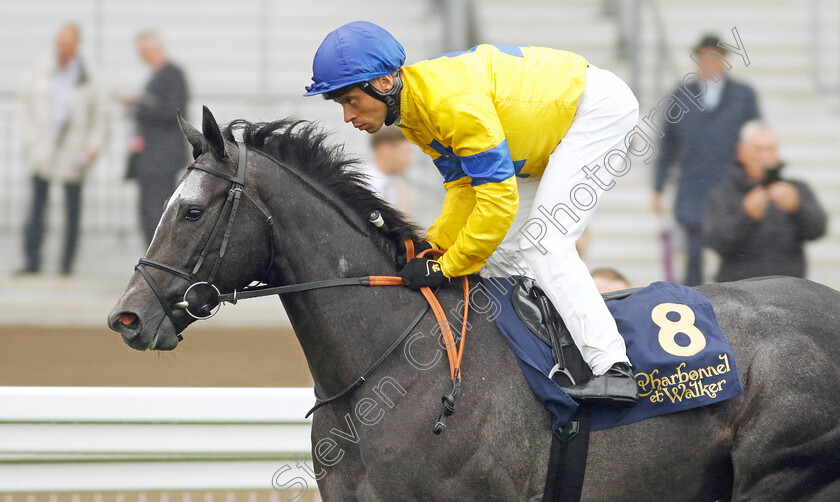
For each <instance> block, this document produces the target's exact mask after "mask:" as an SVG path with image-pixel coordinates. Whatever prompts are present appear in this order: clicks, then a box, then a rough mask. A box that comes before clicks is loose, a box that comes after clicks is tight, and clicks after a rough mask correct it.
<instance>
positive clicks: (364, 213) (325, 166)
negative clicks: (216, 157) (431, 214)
mask: <svg viewBox="0 0 840 502" xmlns="http://www.w3.org/2000/svg"><path fill="white" fill-rule="evenodd" d="M235 130H241V131H242V141H243V142H244V143H245V145H246V146H248V147H251V148H254V149H256V150H258V151H260V152H262V153H263V154H265V155H268V156H269V157H271V158H273V159H275V160H277V161H278V162H279V163H281V164H283V165H286V166H288V167H289V168H291V169H294V170H295V171H298V172H299V173H301V174H305V175H306V176H307V177H308V178H310V179H312V180H314V181H315V182H316V183H318V184H319V185H321V186H323V187H324V188H326V189H327V190H329V191H330V192H331V193H333V194H335V196H336V197H337V198H338V199H339V200H341V201H342V202H344V203H345V204H347V206H349V207H350V208H351V209H352V210H353V211H355V212H357V213H358V214H359V215H360V216H361V217H362V218H363V219H364V220H365V221H367V219H368V215H369V214H370V212H371V211H373V210H374V209H376V210H378V211H379V213H380V214H381V215H382V218H383V219H384V220H385V226H386V227H387V230H384V231H382V232H381V233H382V234H384V236H385V237H387V238H389V239H391V240H397V239H399V240H402V239H406V238H412V239H415V240H416V239H417V236H418V231H419V229H418V227H417V226H416V225H414V224H413V223H411V222H409V221H408V220H407V219H406V216H405V215H404V214H403V213H401V212H400V211H398V210H396V209H394V208H393V207H392V206H391V205H389V204H388V203H387V202H385V201H383V200H382V199H380V198H379V197H378V196H377V195H376V194H374V193H373V191H372V190H371V188H370V186H369V185H368V182H367V180H368V177H367V176H366V175H365V174H363V173H362V172H360V171H359V170H358V169H357V166H358V165H359V163H360V161H359V160H358V159H356V158H352V157H350V156H348V155H347V154H346V153H345V152H344V148H343V146H341V145H335V144H332V145H331V144H329V143H328V140H329V134H328V133H326V132H324V131H323V130H322V129H321V128H320V127H319V126H318V125H317V124H315V123H313V122H310V121H307V120H294V119H288V118H287V119H283V120H277V121H274V122H259V123H251V122H248V121H246V120H235V121H233V122H231V123H229V124H228V125H227V126H226V127H225V128H224V130H223V134H224V136H225V137H226V138H227V139H228V140H229V141H234V135H233V132H234V131H235ZM371 226H372V225H371Z"/></svg>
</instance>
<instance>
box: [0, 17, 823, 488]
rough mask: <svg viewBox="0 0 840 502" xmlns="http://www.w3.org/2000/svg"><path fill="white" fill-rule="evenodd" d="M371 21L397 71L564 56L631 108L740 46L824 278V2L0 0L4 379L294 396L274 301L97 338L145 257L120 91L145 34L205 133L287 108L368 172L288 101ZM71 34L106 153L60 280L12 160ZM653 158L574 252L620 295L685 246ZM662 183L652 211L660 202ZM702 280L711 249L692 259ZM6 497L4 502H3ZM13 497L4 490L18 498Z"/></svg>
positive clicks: (352, 138)
mask: <svg viewBox="0 0 840 502" xmlns="http://www.w3.org/2000/svg"><path fill="white" fill-rule="evenodd" d="M360 19H364V20H368V21H372V22H374V23H377V24H379V25H381V26H383V27H385V28H386V29H388V30H389V31H390V32H391V33H392V34H393V35H394V36H395V37H396V38H397V39H398V40H400V41H401V42H402V44H403V45H404V47H405V49H406V53H407V63H408V64H410V63H413V62H416V61H419V60H422V59H427V58H430V57H434V56H436V55H438V54H440V53H443V52H447V51H453V50H466V49H468V48H469V47H471V46H473V45H475V44H476V43H492V44H514V45H538V46H546V47H552V48H557V49H564V50H569V51H572V52H576V53H579V54H581V55H583V56H584V57H585V58H587V60H589V61H590V62H591V63H593V64H595V65H597V66H599V67H601V68H606V69H609V70H611V71H613V72H615V73H616V74H618V75H619V76H621V77H622V78H623V79H624V80H625V81H626V82H627V83H628V84H629V85H630V86H631V87H632V88H633V90H634V91H635V93H636V96H637V97H638V99H639V102H640V105H641V114H642V116H645V115H646V114H647V113H648V112H649V111H650V110H651V109H652V108H653V107H655V106H656V105H657V103H659V102H660V100H661V99H663V98H666V97H667V96H670V95H671V93H672V92H673V91H674V88H675V86H676V85H677V84H678V83H679V82H680V79H681V78H682V77H683V76H684V75H685V74H687V73H689V72H696V71H697V65H696V64H695V63H694V62H693V61H692V60H691V58H690V56H691V55H692V51H693V49H694V47H695V45H696V44H697V41H698V40H699V39H700V38H701V37H702V36H703V35H706V34H710V33H711V34H716V35H717V36H719V37H720V38H721V39H722V40H723V41H724V42H726V43H729V44H730V45H734V44H735V38H734V32H733V30H734V31H735V32H737V35H738V36H740V40H741V42H742V48H743V50H744V51H746V54H747V57H748V60H749V64H748V65H747V64H746V61H745V59H744V58H742V57H741V56H739V55H737V54H732V53H730V54H729V56H727V59H728V61H729V62H730V63H731V64H732V68H731V69H730V70H729V72H728V73H729V77H731V78H732V79H734V80H737V81H739V82H742V83H746V84H749V85H750V86H752V87H753V89H754V90H755V91H756V94H757V96H758V100H759V107H760V109H761V114H762V116H763V118H764V119H765V120H766V121H767V122H769V123H770V124H771V125H772V126H773V127H774V128H775V129H776V131H777V132H778V134H779V139H780V145H781V156H782V158H783V159H784V160H785V161H787V163H788V167H787V168H786V171H785V173H786V175H787V176H789V177H792V178H796V179H801V180H804V181H806V182H808V183H809V184H810V185H811V187H812V189H813V190H814V192H815V194H816V196H817V198H818V200H819V201H820V202H821V203H822V205H823V207H824V209H825V211H826V212H827V213H828V216H829V226H828V231H827V233H826V235H825V236H824V237H823V238H822V239H820V240H818V241H816V242H815V243H813V244H811V245H809V246H808V248H807V255H808V263H809V267H808V278H810V279H812V280H815V281H818V282H821V283H824V284H826V285H829V286H831V287H834V288H838V287H840V267H838V264H840V171H838V169H840V143H838V141H837V140H838V131H840V50H839V49H840V7H838V4H837V3H836V2H829V1H824V0H741V1H738V2H732V1H729V0H658V1H657V0H622V1H619V0H562V1H549V0H516V1H505V0H411V1H409V0H391V1H388V2H383V1H381V0H355V1H351V2H348V1H346V0H319V1H317V2H292V1H283V0H239V1H237V2H221V1H217V0H144V1H142V2H140V1H125V0H73V1H72V2H68V1H64V0H4V1H3V2H1V3H0V68H2V71H0V349H2V350H0V385H4V386H21V385H24V386H25V385H41V386H75V385H82V386H112V385H118V386H121V385H125V386H174V385H177V386H243V387H249V386H256V387H306V386H308V385H310V383H309V382H310V381H309V377H308V372H307V369H306V364H305V361H303V359H302V354H301V352H300V349H299V348H298V346H297V344H296V341H295V339H294V335H293V333H292V332H291V330H290V329H289V325H288V320H287V319H286V317H285V314H284V312H283V309H282V306H281V304H280V302H279V300H277V299H276V298H270V299H265V300H253V301H250V302H243V303H241V304H239V305H237V306H235V307H231V306H228V307H226V308H224V309H223V310H222V311H221V313H220V314H219V315H217V316H216V317H215V318H214V319H212V320H210V321H207V322H204V323H197V324H195V325H193V326H192V327H191V328H190V329H189V330H187V332H186V333H185V342H184V343H182V345H181V346H179V348H178V349H177V350H176V351H174V352H173V353H166V354H158V353H138V352H134V351H132V350H131V349H129V348H128V347H127V346H125V345H124V344H123V343H122V341H121V340H120V337H119V336H118V335H116V334H115V333H111V332H109V331H108V330H107V329H106V328H105V318H106V315H107V313H108V311H109V310H110V308H111V306H112V305H113V304H114V302H115V301H116V299H117V297H118V296H119V295H120V293H121V292H122V290H123V288H124V286H125V284H126V282H127V280H128V279H129V277H130V276H131V274H132V272H133V266H134V264H135V263H136V262H137V259H138V258H139V257H140V256H142V255H143V253H144V251H145V242H144V239H143V237H142V232H141V229H140V222H139V218H138V211H137V206H138V187H137V185H136V182H135V181H131V180H126V179H125V175H126V159H127V157H128V152H129V142H130V138H131V136H132V133H133V123H132V120H131V116H130V113H129V112H128V110H127V109H126V107H125V106H123V104H122V103H121V100H122V99H123V98H124V97H125V96H127V95H131V94H133V93H138V92H140V91H142V89H143V86H144V85H145V83H146V81H147V80H148V78H149V71H148V69H147V67H146V66H145V65H144V64H143V62H142V61H141V59H140V58H139V56H138V55H137V52H136V50H135V37H136V36H137V34H138V33H140V32H141V31H144V30H149V29H151V30H154V31H155V32H156V33H157V34H158V35H159V37H160V39H161V41H162V43H163V44H164V45H165V47H166V50H167V54H168V56H169V58H170V59H171V61H173V62H175V63H176V64H177V65H178V66H180V67H181V69H182V70H183V71H184V74H185V76H186V79H187V81H188V84H189V89H190V94H191V99H190V101H189V106H188V109H187V110H186V112H187V116H188V119H190V120H191V121H192V122H193V123H194V124H197V123H199V121H200V110H201V107H202V105H206V106H208V107H209V108H210V109H211V110H212V111H213V113H214V114H215V116H216V118H217V119H218V120H219V121H220V122H226V121H229V120H233V119H237V118H244V119H248V120H251V121H261V120H275V119H279V118H283V117H287V116H294V117H298V118H304V119H310V120H316V121H318V122H320V123H321V124H322V125H323V127H324V128H325V129H327V130H330V131H332V132H333V140H334V141H335V142H336V143H342V144H344V145H345V149H346V151H347V152H348V153H349V154H351V155H354V156H357V157H359V158H360V159H363V160H365V161H370V160H371V159H372V158H373V151H372V149H371V146H370V138H369V137H368V136H367V135H363V134H359V133H358V132H356V131H354V130H353V129H352V128H351V127H350V126H348V125H346V124H344V123H343V122H342V120H341V113H340V110H339V108H338V107H337V106H336V105H335V104H333V103H329V102H326V101H324V100H322V99H319V98H303V97H302V96H301V95H302V93H303V92H304V90H303V88H304V86H305V85H307V84H308V83H309V82H310V77H311V63H312V57H313V55H314V53H315V50H316V49H317V47H318V45H319V44H320V42H321V40H322V39H323V38H324V36H325V35H326V34H327V33H328V32H329V31H331V30H333V29H335V28H336V27H338V26H339V25H341V24H343V23H346V22H349V21H354V20H360ZM66 22H73V23H76V24H77V25H78V27H79V28H80V31H81V40H80V46H79V54H80V56H81V57H83V58H84V62H85V64H86V65H87V67H88V68H89V69H90V71H91V72H92V73H93V74H95V75H96V77H97V79H98V81H99V82H100V84H101V85H102V87H103V88H104V91H105V94H106V96H107V102H108V107H107V127H106V129H107V134H106V140H105V143H104V147H103V148H102V150H101V152H100V155H99V157H98V158H97V160H96V162H95V164H94V165H93V167H92V169H91V171H90V172H89V173H88V175H87V177H86V178H85V180H84V191H83V198H82V204H83V210H82V221H81V234H80V237H79V250H78V254H77V257H76V263H75V267H74V270H73V273H72V274H67V275H65V274H60V273H59V268H58V265H57V263H58V261H59V255H60V253H61V242H62V226H63V222H64V206H63V205H62V203H61V201H62V197H63V192H62V190H61V187H60V185H55V184H54V185H55V186H52V187H51V188H50V190H51V192H50V200H51V204H50V207H49V209H48V212H47V214H46V226H47V231H46V233H45V242H44V265H43V270H42V272H41V273H40V274H35V275H33V274H27V275H24V276H19V275H15V273H14V272H15V271H16V270H19V269H20V268H21V267H22V266H23V264H24V254H23V235H24V224H25V220H26V216H27V209H28V207H29V204H30V200H31V196H32V194H31V189H30V178H31V172H30V170H29V169H28V167H27V165H26V163H25V162H24V159H23V156H22V152H21V150H22V142H23V138H22V129H21V127H20V120H21V118H20V112H19V106H20V99H21V91H22V86H23V85H25V84H24V82H25V78H26V75H27V74H28V73H29V71H30V69H31V68H32V66H33V64H34V63H35V62H36V61H37V60H39V59H43V58H49V57H52V55H53V53H54V45H55V35H56V32H57V30H58V29H59V27H60V26H61V25H62V24H64V23H66ZM652 166H653V164H646V163H645V162H643V161H641V160H640V159H638V158H633V161H632V167H631V169H630V171H629V173H628V174H626V175H625V176H623V177H622V178H620V179H619V180H617V186H616V188H614V189H612V190H611V191H610V192H609V194H608V196H607V197H605V198H604V200H603V202H602V204H601V206H600V209H599V210H598V212H597V213H596V214H595V216H594V219H593V221H592V223H591V224H590V225H589V230H588V233H587V236H586V242H585V244H583V245H582V251H583V257H584V260H585V261H586V262H587V264H588V265H589V266H590V267H591V268H596V267H613V268H615V269H617V270H620V271H621V273H622V274H623V275H624V276H626V277H627V279H628V280H629V282H630V283H631V284H632V285H633V286H642V285H646V284H648V283H650V282H653V281H657V280H665V279H669V280H675V281H679V280H680V274H681V273H682V265H681V260H682V259H683V255H682V249H683V246H682V244H681V240H680V232H679V231H678V228H677V226H676V225H675V223H674V222H673V221H672V217H671V216H670V215H671V211H669V210H668V209H667V208H666V210H665V211H662V212H660V213H656V212H654V211H652V209H651V198H652V195H653V188H652V187H653V181H652V180H653V167H652ZM439 178H440V177H439V175H438V173H437V171H436V169H435V168H434V166H433V165H432V163H431V161H430V160H429V159H427V158H425V157H424V156H423V155H422V154H420V152H419V150H418V151H416V154H415V155H413V157H412V161H411V165H410V167H409V168H408V170H407V171H406V172H405V173H404V174H403V175H402V179H403V180H404V181H405V182H406V185H407V186H408V187H409V188H410V190H411V191H412V200H413V207H412V209H411V212H412V215H413V217H414V219H415V220H416V221H417V222H418V223H420V224H422V225H424V226H425V225H428V224H429V223H430V222H431V221H432V219H433V218H434V217H435V216H436V215H437V214H438V211H439V209H440V204H441V202H442V197H443V190H442V188H441V182H440V179H439ZM669 190H671V189H670V188H666V197H665V200H666V204H668V203H669V202H668V201H670V200H672V198H673V194H672V193H671V192H670V191H669ZM706 258H707V265H706V272H705V277H704V280H705V281H706V282H710V281H711V280H712V277H713V272H714V270H715V268H716V265H715V263H716V258H715V256H714V254H713V253H711V252H710V251H708V250H707V255H706ZM6 500H7V501H9V502H11V499H8V498H7V499H6ZM14 500H18V499H14Z"/></svg>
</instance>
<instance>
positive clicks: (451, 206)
mask: <svg viewBox="0 0 840 502" xmlns="http://www.w3.org/2000/svg"><path fill="white" fill-rule="evenodd" d="M443 187H444V188H446V196H445V198H444V199H443V208H441V210H440V216H439V217H438V218H437V219H436V220H435V222H434V223H432V226H431V227H429V230H428V231H427V232H426V240H427V241H429V242H431V243H433V244H435V245H436V246H437V247H438V248H440V249H443V250H444V251H445V250H447V249H449V248H450V247H452V245H453V244H455V239H456V238H457V237H458V232H460V231H461V229H462V228H464V225H466V223H467V218H469V216H470V214H471V213H472V211H473V206H475V190H474V189H473V187H472V186H470V179H469V178H467V177H464V178H461V179H459V180H455V181H450V182H449V183H444V184H443Z"/></svg>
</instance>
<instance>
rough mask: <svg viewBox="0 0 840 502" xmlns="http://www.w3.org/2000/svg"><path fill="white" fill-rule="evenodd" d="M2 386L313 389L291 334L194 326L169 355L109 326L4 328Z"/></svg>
mask: <svg viewBox="0 0 840 502" xmlns="http://www.w3.org/2000/svg"><path fill="white" fill-rule="evenodd" d="M0 385H48V386H51V385H59V386H68V385H77V386H144V387H145V386H178V387H214V386H218V387H308V386H311V385H312V382H311V379H310V376H309V369H308V368H307V365H306V361H305V359H304V357H303V352H302V351H301V348H300V346H299V345H298V342H297V339H296V338H295V336H294V333H293V332H292V331H291V329H288V328H250V327H249V328H247V329H230V328H220V327H213V328H207V327H199V326H192V327H190V328H189V329H187V331H186V332H185V333H184V341H183V342H181V344H180V345H179V346H178V347H177V348H176V349H175V350H174V351H171V352H138V351H135V350H132V349H130V348H129V347H128V346H127V345H125V344H124V343H123V341H122V338H120V336H119V335H118V334H116V333H114V332H112V331H110V330H108V329H107V328H106V327H104V326H103V327H102V328H55V327H31V326H25V327H16V326H0Z"/></svg>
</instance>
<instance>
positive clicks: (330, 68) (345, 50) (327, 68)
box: [304, 21, 405, 96]
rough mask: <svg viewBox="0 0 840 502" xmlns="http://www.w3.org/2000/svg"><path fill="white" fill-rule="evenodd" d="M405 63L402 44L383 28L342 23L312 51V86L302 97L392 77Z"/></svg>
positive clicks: (359, 23) (360, 23)
mask: <svg viewBox="0 0 840 502" xmlns="http://www.w3.org/2000/svg"><path fill="white" fill-rule="evenodd" d="M404 62H405V50H404V49H403V47H402V45H400V43H399V42H397V39H395V38H394V37H393V36H392V35H391V34H390V33H388V32H387V31H386V30H384V29H383V28H380V27H379V26H377V25H375V24H373V23H369V22H367V21H355V22H352V23H348V24H345V25H344V26H341V27H340V28H338V29H336V30H334V31H332V32H331V33H330V34H329V35H327V37H326V38H325V39H324V41H323V42H321V46H320V47H318V51H317V52H315V59H314V61H313V62H312V82H313V83H312V85H309V86H307V87H306V91H307V92H306V94H304V96H315V95H318V94H324V93H329V92H331V91H335V90H338V89H341V88H343V87H347V86H350V85H353V84H361V83H363V82H368V81H370V80H373V79H375V78H377V77H384V76H385V75H393V74H395V73H396V72H397V71H398V70H399V69H400V67H401V66H402V65H403V63H404Z"/></svg>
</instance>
